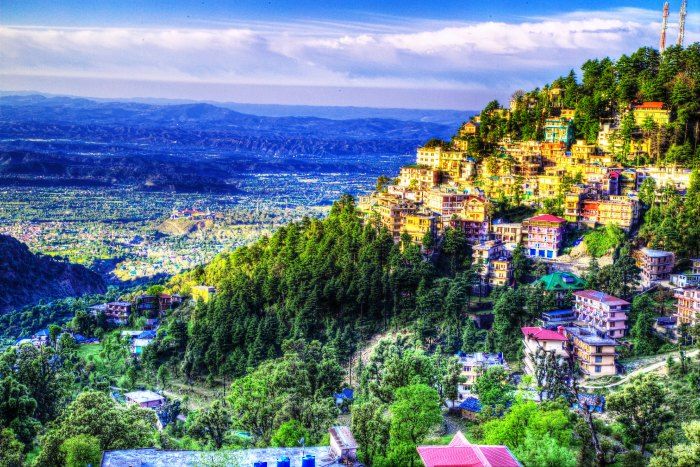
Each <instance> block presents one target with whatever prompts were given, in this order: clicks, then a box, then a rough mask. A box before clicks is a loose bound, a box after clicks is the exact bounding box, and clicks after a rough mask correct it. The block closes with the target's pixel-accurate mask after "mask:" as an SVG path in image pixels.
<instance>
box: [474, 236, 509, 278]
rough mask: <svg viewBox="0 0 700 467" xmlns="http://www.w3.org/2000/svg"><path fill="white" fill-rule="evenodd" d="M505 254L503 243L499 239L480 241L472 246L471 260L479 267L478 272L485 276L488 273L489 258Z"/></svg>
mask: <svg viewBox="0 0 700 467" xmlns="http://www.w3.org/2000/svg"><path fill="white" fill-rule="evenodd" d="M506 254H507V250H506V247H505V245H504V244H503V243H502V242H501V241H500V240H489V241H485V242H481V243H479V244H477V245H474V246H473V247H472V261H473V263H474V265H475V266H478V267H479V271H478V272H479V274H480V275H481V276H482V277H485V276H486V275H487V274H488V269H489V263H490V262H491V260H493V259H496V258H501V257H502V256H504V255H506Z"/></svg>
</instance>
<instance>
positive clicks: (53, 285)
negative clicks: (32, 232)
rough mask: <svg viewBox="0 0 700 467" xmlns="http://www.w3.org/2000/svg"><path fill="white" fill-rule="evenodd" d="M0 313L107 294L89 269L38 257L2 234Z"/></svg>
mask: <svg viewBox="0 0 700 467" xmlns="http://www.w3.org/2000/svg"><path fill="white" fill-rule="evenodd" d="M0 271H1V272H2V273H1V274H0V290H2V293H0V314H2V313H5V312H8V311H10V310H13V309H19V308H21V307H23V306H25V305H32V304H35V303H37V302H39V301H40V300H47V301H48V300H55V299H59V298H64V297H73V296H79V295H83V294H96V293H104V292H105V290H106V286H105V282H104V280H103V279H102V278H101V277H100V276H99V275H98V274H97V273H94V272H92V271H90V270H89V269H87V268H85V267H83V266H80V265H77V264H71V263H65V262H61V261H56V260H54V259H52V258H50V257H48V256H41V255H35V254H33V253H32V252H31V251H29V248H27V246H26V245H25V244H24V243H22V242H20V241H19V240H17V239H15V238H13V237H10V236H8V235H0Z"/></svg>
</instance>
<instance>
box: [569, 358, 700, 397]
mask: <svg viewBox="0 0 700 467" xmlns="http://www.w3.org/2000/svg"><path fill="white" fill-rule="evenodd" d="M698 352H700V350H698V349H696V350H691V351H690V352H686V354H685V355H686V357H694V356H695V355H697V354H698ZM669 355H670V356H672V357H675V358H678V357H679V356H680V352H673V353H670V354H665V355H664V359H663V360H661V361H660V362H654V363H650V364H649V365H647V366H643V367H641V368H637V369H636V370H634V371H633V372H631V373H629V374H627V375H625V377H624V378H622V379H621V380H620V381H616V382H614V383H610V384H604V385H602V386H597V385H593V384H582V385H581V387H582V388H585V389H604V388H612V387H615V386H619V385H621V384H624V383H626V382H627V381H629V380H630V379H632V378H634V377H635V376H638V375H642V374H644V373H649V372H651V371H656V370H658V369H659V368H663V367H664V366H666V359H668V357H669Z"/></svg>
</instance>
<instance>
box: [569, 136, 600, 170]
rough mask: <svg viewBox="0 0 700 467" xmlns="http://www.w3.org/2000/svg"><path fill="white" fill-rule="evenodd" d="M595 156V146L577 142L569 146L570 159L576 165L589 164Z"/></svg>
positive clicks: (580, 141) (581, 141)
mask: <svg viewBox="0 0 700 467" xmlns="http://www.w3.org/2000/svg"><path fill="white" fill-rule="evenodd" d="M595 155H596V145H595V144H588V143H586V142H585V141H583V140H577V141H576V144H572V145H571V158H572V160H573V161H575V164H577V165H585V164H590V163H591V162H592V160H593V159H594V157H595Z"/></svg>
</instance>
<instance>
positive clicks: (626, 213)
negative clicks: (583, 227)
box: [597, 196, 639, 230]
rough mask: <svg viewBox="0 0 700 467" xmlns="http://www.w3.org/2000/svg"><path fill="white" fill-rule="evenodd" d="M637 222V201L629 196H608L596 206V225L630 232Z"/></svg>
mask: <svg viewBox="0 0 700 467" xmlns="http://www.w3.org/2000/svg"><path fill="white" fill-rule="evenodd" d="M638 220H639V200H637V199H636V198H630V197H629V196H610V197H609V199H605V200H601V201H600V203H599V204H598V221H597V222H598V223H599V224H602V225H617V226H618V227H620V228H621V229H623V230H630V229H631V228H632V227H634V225H635V224H636V223H637V221H638Z"/></svg>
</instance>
